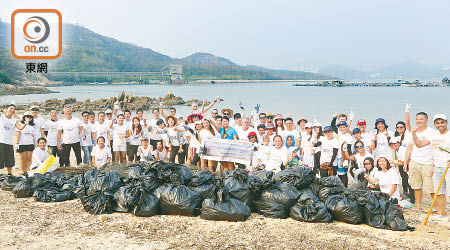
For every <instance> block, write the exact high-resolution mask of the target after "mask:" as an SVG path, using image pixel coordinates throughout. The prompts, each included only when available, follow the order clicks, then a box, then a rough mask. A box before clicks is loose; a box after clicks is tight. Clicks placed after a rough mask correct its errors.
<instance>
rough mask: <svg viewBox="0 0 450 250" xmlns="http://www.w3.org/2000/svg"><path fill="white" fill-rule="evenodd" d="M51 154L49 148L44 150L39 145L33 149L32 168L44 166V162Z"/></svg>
mask: <svg viewBox="0 0 450 250" xmlns="http://www.w3.org/2000/svg"><path fill="white" fill-rule="evenodd" d="M49 156H50V154H49V153H48V152H47V148H45V150H42V149H41V148H39V147H37V148H35V149H34V150H33V154H32V156H31V166H30V169H35V168H39V167H42V165H43V164H44V161H45V160H47V158H48V157H49Z"/></svg>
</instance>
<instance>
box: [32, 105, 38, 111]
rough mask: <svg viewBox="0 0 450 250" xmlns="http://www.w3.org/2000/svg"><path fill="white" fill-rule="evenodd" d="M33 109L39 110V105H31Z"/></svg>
mask: <svg viewBox="0 0 450 250" xmlns="http://www.w3.org/2000/svg"><path fill="white" fill-rule="evenodd" d="M33 109H37V110H39V107H38V106H36V105H33V106H31V108H30V110H33Z"/></svg>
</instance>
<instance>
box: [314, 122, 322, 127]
mask: <svg viewBox="0 0 450 250" xmlns="http://www.w3.org/2000/svg"><path fill="white" fill-rule="evenodd" d="M313 127H322V124H320V122H315V123H314V124H313Z"/></svg>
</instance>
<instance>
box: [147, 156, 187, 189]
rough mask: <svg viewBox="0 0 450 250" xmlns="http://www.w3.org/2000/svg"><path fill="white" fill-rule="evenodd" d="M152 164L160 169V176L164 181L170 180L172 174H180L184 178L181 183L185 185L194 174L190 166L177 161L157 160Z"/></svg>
mask: <svg viewBox="0 0 450 250" xmlns="http://www.w3.org/2000/svg"><path fill="white" fill-rule="evenodd" d="M152 166H153V167H154V168H156V169H157V170H158V177H159V179H161V181H162V182H163V183H167V182H170V177H171V176H173V175H179V176H181V178H182V181H181V183H182V184H183V185H185V184H188V183H189V181H190V180H191V178H192V177H193V176H194V174H193V173H192V171H191V170H190V169H189V168H188V167H186V166H184V165H180V164H176V163H171V162H161V161H157V162H155V163H154V164H153V165H152Z"/></svg>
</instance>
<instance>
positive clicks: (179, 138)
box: [166, 115, 187, 164]
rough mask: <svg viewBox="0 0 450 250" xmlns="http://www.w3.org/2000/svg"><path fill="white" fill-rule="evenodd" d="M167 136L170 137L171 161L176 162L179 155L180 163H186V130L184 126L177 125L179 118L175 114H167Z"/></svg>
mask: <svg viewBox="0 0 450 250" xmlns="http://www.w3.org/2000/svg"><path fill="white" fill-rule="evenodd" d="M166 123H167V136H168V137H169V151H170V156H169V161H170V162H175V157H176V156H178V163H179V164H184V162H185V159H186V153H187V152H186V151H185V150H184V149H183V146H184V144H185V143H186V141H185V140H184V138H183V133H184V132H185V131H186V130H185V129H184V128H183V127H177V124H178V120H177V118H175V117H174V116H171V115H169V116H167V118H166Z"/></svg>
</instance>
